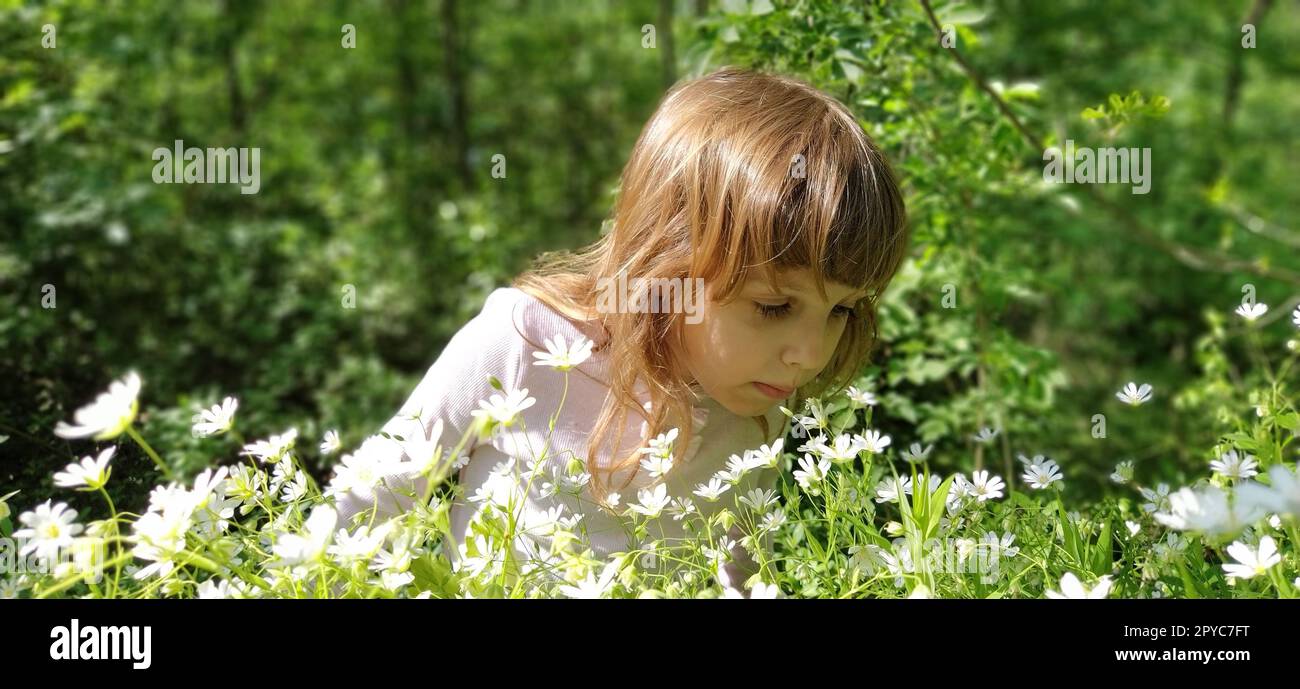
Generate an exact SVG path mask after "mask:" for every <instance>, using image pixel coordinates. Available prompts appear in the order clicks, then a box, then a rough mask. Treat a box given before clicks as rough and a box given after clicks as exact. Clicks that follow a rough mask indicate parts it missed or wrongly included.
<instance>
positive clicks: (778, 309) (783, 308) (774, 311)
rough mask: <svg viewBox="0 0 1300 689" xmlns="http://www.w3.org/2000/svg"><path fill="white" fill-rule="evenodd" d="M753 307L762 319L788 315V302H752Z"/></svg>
mask: <svg viewBox="0 0 1300 689" xmlns="http://www.w3.org/2000/svg"><path fill="white" fill-rule="evenodd" d="M754 307H755V308H756V309H758V315H760V316H762V317H763V318H780V317H781V316H784V315H786V314H787V313H790V302H786V303H784V304H764V303H763V302H760V301H756V302H754Z"/></svg>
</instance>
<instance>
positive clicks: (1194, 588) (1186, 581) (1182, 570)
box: [1177, 560, 1205, 598]
mask: <svg viewBox="0 0 1300 689" xmlns="http://www.w3.org/2000/svg"><path fill="white" fill-rule="evenodd" d="M1177 566H1178V576H1179V577H1180V578H1182V580H1183V587H1184V588H1185V589H1186V591H1185V593H1186V594H1187V597H1188V598H1204V597H1205V592H1204V591H1202V590H1201V587H1200V586H1199V585H1197V583H1196V580H1195V579H1193V578H1192V576H1191V575H1190V574H1188V573H1187V566H1186V565H1185V564H1183V562H1182V561H1181V560H1179V561H1178V562H1177Z"/></svg>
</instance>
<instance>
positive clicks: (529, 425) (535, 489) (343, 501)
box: [335, 288, 785, 584]
mask: <svg viewBox="0 0 1300 689" xmlns="http://www.w3.org/2000/svg"><path fill="white" fill-rule="evenodd" d="M583 327H588V326H583ZM557 334H558V335H563V336H564V338H565V340H566V342H573V341H574V339H575V338H576V337H578V336H580V335H581V336H585V337H587V338H588V339H596V341H599V339H598V338H599V336H598V335H596V334H595V333H594V332H592V331H588V330H582V329H580V328H579V326H578V325H577V324H575V323H573V322H572V321H570V320H568V319H567V318H565V317H564V316H562V315H561V314H559V313H557V312H555V311H554V310H552V309H551V308H550V307H548V306H547V305H545V304H544V303H543V302H541V301H539V300H537V299H536V298H534V297H532V296H530V295H528V294H527V293H525V292H523V291H521V290H518V289H515V288H500V289H497V290H495V291H493V292H492V293H491V294H490V295H489V296H488V298H487V301H486V303H485V304H484V306H483V309H482V311H481V312H480V313H479V314H478V315H477V316H475V317H474V318H473V319H472V320H470V321H469V322H468V323H467V324H466V325H465V326H464V327H463V328H461V330H460V331H459V332H457V333H456V335H455V336H454V337H452V339H451V341H450V342H448V344H447V346H446V348H445V349H444V350H443V352H442V354H441V355H440V356H439V357H438V359H437V361H435V362H434V363H433V365H432V366H431V367H430V368H429V371H428V373H426V374H425V376H424V378H423V380H422V381H421V382H420V383H419V385H418V386H416V388H415V390H414V392H413V393H412V394H411V396H410V398H409V399H407V401H406V403H405V404H403V405H402V407H401V409H400V410H399V411H398V413H397V414H396V415H395V416H394V417H393V418H392V420H390V421H389V422H388V423H387V424H385V425H384V431H386V432H388V433H390V434H397V435H404V436H406V437H409V436H410V435H411V434H412V433H413V432H418V429H422V430H423V433H424V436H425V438H428V439H429V440H432V441H434V442H436V443H437V444H439V445H441V446H442V447H443V448H445V450H446V451H447V452H450V450H451V448H453V447H454V446H455V445H456V443H457V442H458V441H459V440H460V438H461V437H462V435H463V434H464V433H465V432H466V430H467V429H469V428H470V426H471V424H472V422H473V421H474V419H473V417H472V416H471V412H472V411H473V410H475V409H477V408H478V403H479V401H480V400H485V399H487V398H489V397H490V396H491V395H492V394H496V393H497V391H496V390H494V389H493V388H492V387H491V386H490V384H489V382H488V379H489V376H495V377H496V378H497V379H498V380H499V381H500V382H501V383H502V385H503V387H504V388H505V389H506V391H510V390H519V389H525V388H526V389H527V390H528V395H529V396H530V397H533V398H535V399H536V400H537V401H536V403H535V404H534V405H533V406H532V407H529V408H528V409H526V410H524V411H523V412H522V413H521V414H520V420H522V423H520V422H519V421H516V422H515V424H514V425H513V426H512V427H510V428H505V429H499V431H498V432H497V433H496V434H494V435H493V437H491V438H490V439H488V440H486V441H481V442H480V441H478V440H477V439H476V438H471V439H470V441H469V442H468V444H467V445H466V447H465V449H464V450H462V453H461V454H462V455H463V456H464V455H466V454H467V456H468V463H467V464H465V465H464V466H463V468H461V469H460V471H459V473H458V476H459V483H460V485H462V486H463V487H464V492H463V494H462V496H461V497H458V498H457V499H456V500H455V502H454V503H453V505H452V507H451V511H450V523H451V530H452V534H453V535H454V536H455V539H456V541H455V542H454V543H450V542H447V541H445V540H444V550H445V552H446V554H447V556H448V557H449V558H450V559H451V560H452V562H455V561H456V560H457V559H459V555H460V553H459V551H458V547H460V546H461V545H462V544H463V543H465V542H466V539H468V538H471V537H472V535H471V532H470V531H469V523H470V519H471V518H472V517H473V516H474V514H475V511H476V510H477V509H479V507H480V504H481V503H480V502H475V501H473V500H471V499H470V498H472V497H473V496H475V495H476V494H480V495H486V494H489V493H492V492H494V491H499V490H501V486H502V485H505V484H503V482H502V481H501V480H500V477H501V476H503V475H507V474H509V472H510V471H511V470H513V472H514V473H515V475H518V476H523V477H524V479H523V480H522V481H520V482H519V483H517V484H512V486H513V489H514V490H516V491H517V494H522V492H523V487H524V484H526V483H527V475H528V473H527V472H528V468H529V466H530V461H531V460H532V459H533V458H535V457H538V456H540V455H541V452H542V449H543V447H544V446H546V445H547V439H546V437H547V431H548V425H549V421H550V418H551V417H552V416H553V415H554V413H555V410H556V408H557V407H558V406H559V404H560V398H561V395H562V393H563V390H564V376H565V374H564V373H563V372H560V371H557V370H555V369H553V368H551V367H548V366H541V365H534V362H535V361H536V359H535V358H534V357H533V356H532V354H533V353H534V352H538V351H545V347H544V345H543V344H542V343H543V341H544V340H545V339H547V338H549V337H551V336H553V335H557ZM607 367H608V357H607V356H606V354H605V352H604V351H601V352H597V353H595V354H594V355H593V356H592V357H591V358H590V359H588V360H587V361H586V362H584V363H583V364H581V365H580V366H578V367H576V368H574V369H573V370H571V371H570V372H569V373H568V375H569V389H568V394H567V396H566V399H565V402H564V406H563V409H562V410H561V412H560V415H559V417H558V419H557V421H556V424H555V431H554V434H553V435H552V436H551V439H550V444H549V447H548V448H547V450H546V454H547V457H548V458H549V459H548V460H547V461H546V464H545V469H544V471H543V472H542V474H541V477H539V478H537V479H535V480H534V481H533V482H532V485H531V487H530V488H529V490H528V495H527V497H526V500H524V502H523V515H524V516H523V520H524V522H525V523H529V520H535V521H534V522H533V523H537V521H536V520H539V519H540V520H544V519H545V515H554V514H555V508H556V507H557V506H559V505H563V511H562V515H561V516H563V517H571V516H573V515H580V517H581V519H580V521H579V522H578V525H577V526H576V527H575V528H574V529H572V530H573V531H575V532H576V533H579V534H582V533H583V532H584V531H585V534H586V537H587V539H588V541H584V544H589V545H590V547H591V548H592V550H593V551H594V553H595V555H596V556H598V557H601V558H604V557H605V556H607V555H608V554H610V553H613V552H619V551H624V552H626V551H629V550H633V549H636V548H638V547H639V546H641V545H644V544H638V543H635V542H630V541H629V538H628V536H627V534H628V533H629V532H630V530H629V528H627V525H628V522H627V518H626V517H622V516H618V515H613V514H610V513H609V512H608V511H607V510H604V509H601V508H600V507H598V506H597V505H596V504H595V502H594V498H593V497H592V494H591V489H590V483H588V484H587V486H586V487H585V488H584V489H583V490H582V492H581V495H580V496H579V495H573V494H570V493H566V492H565V491H563V490H553V489H552V485H556V484H558V483H559V482H558V481H557V480H555V478H554V473H553V472H559V473H563V472H564V467H565V465H566V463H567V462H568V460H569V459H570V458H571V457H577V458H580V459H589V460H590V459H592V458H588V457H587V441H588V435H589V434H590V432H591V430H592V427H593V425H594V423H595V419H596V418H597V416H598V415H599V413H600V411H601V408H602V406H603V405H604V403H605V399H606V396H607V394H608V392H609V389H608V387H607V386H606V385H605V384H604V383H603V382H602V381H604V380H605V379H606V378H605V373H604V372H605V371H606V370H607ZM639 390H641V391H643V390H644V388H643V387H642V388H639ZM646 400H648V397H645V396H642V401H643V402H644V401H646ZM628 418H629V421H628V423H627V432H626V433H625V435H624V438H623V440H622V441H621V442H622V443H623V444H622V445H621V446H620V447H619V456H620V457H622V456H626V453H628V452H630V451H632V450H634V449H636V448H639V447H642V446H643V443H642V442H641V432H642V421H641V419H640V417H639V416H638V415H637V414H636V413H635V412H630V413H629V417H628ZM415 419H418V423H419V426H416V425H415V423H416V421H415ZM438 421H441V422H442V424H441V428H442V433H441V436H440V437H438V438H432V437H431V433H432V431H433V430H434V429H435V427H436V424H437V422H438ZM767 421H768V437H766V438H764V437H763V435H762V433H761V431H760V428H759V426H758V424H757V422H756V421H755V420H754V419H752V418H750V417H742V416H737V415H735V414H732V413H731V412H729V411H727V410H726V409H725V408H723V407H722V406H721V405H719V404H718V403H717V402H716V401H714V400H713V399H712V398H709V397H707V396H703V395H701V397H700V402H699V403H698V404H697V405H696V407H695V427H696V428H697V429H698V430H697V436H696V441H695V442H693V443H692V444H691V447H689V448H675V449H674V456H675V457H676V461H675V462H674V465H673V467H672V469H671V470H670V471H669V472H668V474H667V475H666V476H665V477H664V478H663V479H652V478H650V477H649V475H648V472H647V471H646V470H645V469H643V468H640V469H636V470H635V474H634V475H633V479H632V481H631V483H630V484H628V485H627V486H626V487H625V488H623V489H622V490H619V489H618V486H621V485H622V484H623V481H624V480H625V479H626V478H627V476H628V473H629V472H628V471H627V470H624V471H623V472H620V473H618V474H616V475H615V479H616V480H615V481H614V482H613V483H612V486H613V489H614V490H617V491H618V492H619V493H620V498H621V504H620V506H619V508H618V509H619V511H620V512H621V511H622V509H623V508H624V507H625V506H626V505H628V504H629V503H632V502H636V501H637V500H638V495H637V491H638V490H639V489H640V488H646V487H650V486H652V485H654V484H655V483H656V482H658V481H659V480H662V481H663V483H664V484H665V485H666V487H667V492H668V495H669V496H670V497H673V498H690V499H691V500H692V501H693V503H694V505H695V506H696V508H697V509H698V510H699V511H700V512H701V513H703V514H704V515H705V516H708V515H712V514H714V513H716V511H717V510H719V509H721V508H722V507H729V506H733V505H734V501H735V499H736V498H737V497H739V496H741V495H744V494H745V493H747V492H748V491H749V490H751V489H752V488H754V487H763V488H767V489H771V488H772V487H773V485H774V484H775V480H776V475H777V470H776V469H761V470H751V471H749V472H748V473H747V474H746V475H745V477H744V478H743V479H742V481H741V482H740V483H739V484H738V485H736V486H733V487H732V488H731V489H730V491H729V492H727V493H725V494H724V495H723V496H722V498H721V499H719V500H718V501H717V502H712V503H711V502H707V501H705V500H704V499H702V498H700V497H698V496H696V495H694V494H693V491H694V490H695V489H696V488H697V487H698V485H699V484H701V483H707V482H708V481H709V479H710V478H711V477H712V476H713V475H714V474H715V473H716V472H718V471H720V470H723V469H725V468H726V464H727V460H728V458H729V457H730V456H731V455H733V454H742V453H743V452H744V451H745V450H746V449H751V448H757V447H759V446H760V445H762V444H766V443H771V442H772V441H773V440H775V438H777V437H779V436H780V434H781V432H782V430H783V429H784V424H785V418H784V416H783V415H782V414H781V412H780V410H779V409H777V408H776V407H775V406H774V407H773V408H772V409H771V410H769V411H768V413H767ZM387 446H388V447H391V448H392V450H391V451H392V452H393V453H394V459H399V458H401V459H406V457H405V453H404V452H403V450H402V448H401V446H400V445H399V444H397V443H389V444H388V445H387ZM399 455H400V457H398V456H399ZM610 459H611V457H610V454H608V453H606V454H604V455H603V456H599V457H596V458H594V463H589V464H588V471H590V470H591V468H592V467H593V466H600V467H608V466H609V465H610ZM512 460H513V464H511V462H512ZM494 472H495V474H496V475H495V476H494ZM384 479H385V485H387V486H389V487H390V488H396V489H398V490H394V491H385V490H383V489H376V491H375V494H358V491H347V492H343V493H339V494H337V495H336V496H335V502H336V507H337V509H338V512H339V517H340V518H341V520H348V519H350V517H351V516H352V515H353V514H356V513H358V512H361V511H364V510H369V509H370V508H371V507H373V506H375V504H376V502H377V503H378V514H377V516H376V519H375V523H379V522H380V521H382V520H384V519H386V518H387V517H390V516H394V515H396V514H399V513H400V512H402V511H404V510H406V509H409V508H410V507H411V504H412V500H411V499H410V498H407V497H404V496H402V495H401V492H402V490H401V489H403V488H410V489H412V490H413V491H414V492H415V494H417V495H422V494H423V489H424V487H425V485H424V481H423V479H419V478H417V479H416V480H415V481H414V482H413V481H412V478H411V477H410V476H409V475H405V474H388V475H386V476H385V477H384ZM548 484H552V485H548ZM480 489H482V490H480ZM361 492H362V493H364V491H361ZM376 494H377V495H378V497H376ZM732 510H733V512H735V511H737V509H736V508H735V507H734V506H733V507H732ZM538 515H543V516H542V517H539V516H538ZM688 519H697V518H696V517H688ZM340 523H341V524H347V523H350V522H348V521H340ZM649 532H650V538H648V539H647V540H653V539H656V538H664V539H667V540H668V542H669V543H673V542H675V540H676V539H679V538H683V537H685V535H686V534H685V533H684V530H683V528H682V522H681V521H678V520H675V519H673V517H672V516H671V515H670V514H669V513H668V512H667V511H665V512H664V513H663V514H662V515H661V516H660V517H658V518H657V519H656V520H655V523H654V524H652V525H651V528H650V530H649ZM731 533H732V534H733V535H738V533H739V532H738V531H737V530H736V529H734V528H733V529H732V532H731ZM516 543H517V545H516V548H517V551H518V552H519V553H520V555H521V556H523V557H537V556H538V554H539V553H541V554H545V553H546V552H547V549H548V547H549V539H548V538H545V537H536V536H524V537H521V538H519V539H517V541H516ZM763 546H764V548H766V549H768V552H770V547H771V544H770V538H768V539H766V540H765V541H764V543H763ZM732 553H733V556H734V557H735V561H736V564H733V565H730V566H729V567H728V570H729V572H731V573H733V574H736V575H740V574H742V573H749V572H751V571H752V564H753V563H752V560H750V559H749V558H748V555H747V554H746V553H744V551H743V549H742V548H740V547H739V546H737V547H735V548H733V549H732ZM736 567H740V569H736ZM733 580H736V581H737V584H739V580H740V578H739V576H738V577H735V578H733Z"/></svg>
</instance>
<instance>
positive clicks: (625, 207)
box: [514, 67, 908, 504]
mask: <svg viewBox="0 0 1300 689" xmlns="http://www.w3.org/2000/svg"><path fill="white" fill-rule="evenodd" d="M611 220H612V227H611V228H610V230H609V231H608V232H607V233H606V234H604V235H602V236H601V237H600V239H599V240H597V241H596V242H595V243H593V244H591V245H590V246H588V247H586V248H584V249H581V250H578V251H573V252H568V251H564V252H548V253H545V254H543V255H542V256H541V257H539V259H538V261H537V263H536V264H535V266H534V267H533V269H532V270H529V271H528V272H525V273H524V274H522V275H520V276H519V277H518V278H517V279H516V280H515V282H514V286H515V287H517V288H518V289H520V290H522V291H524V292H526V293H528V294H530V295H532V296H534V297H535V298H537V299H538V300H540V301H542V302H543V303H545V304H547V305H548V306H550V307H551V308H552V309H554V310H555V311H557V312H559V313H561V314H563V315H564V316H565V317H566V318H569V319H570V320H573V321H575V322H581V323H592V324H599V325H600V326H602V330H603V332H604V333H606V334H607V335H608V337H607V338H606V339H605V340H604V341H603V342H599V341H598V342H597V351H600V350H602V349H606V348H607V349H608V356H609V363H610V365H609V369H608V370H609V374H610V379H609V380H607V381H605V383H606V384H607V385H608V386H609V389H610V396H609V398H607V400H606V403H605V406H604V408H603V410H602V412H601V414H600V416H599V418H598V419H597V420H596V423H595V425H594V427H593V429H592V432H591V435H590V438H589V444H588V453H589V458H588V471H589V472H590V473H591V475H592V489H593V490H592V493H593V495H594V496H595V497H596V499H597V500H598V501H599V502H601V503H602V504H604V502H605V500H606V498H607V496H608V494H609V492H610V491H611V486H610V485H609V484H610V482H611V480H612V475H613V474H614V473H616V472H618V471H621V470H624V469H627V468H632V469H633V470H635V469H636V467H637V463H638V460H639V458H640V456H641V455H640V454H638V453H637V448H634V449H632V451H631V452H630V453H628V454H627V455H625V456H623V457H622V458H619V457H614V456H613V455H611V458H612V464H611V465H610V466H609V467H607V468H604V469H601V468H599V467H597V466H595V464H596V462H595V458H596V457H597V456H599V455H598V453H599V452H600V451H601V450H602V449H603V448H605V447H606V446H609V447H610V451H611V453H614V452H618V440H616V438H621V437H622V433H623V429H624V427H625V424H626V422H627V414H628V411H629V410H633V411H635V412H637V413H639V414H640V415H641V416H642V418H643V419H644V420H645V422H646V425H647V435H646V437H643V438H642V443H644V442H646V441H648V440H649V439H650V438H653V437H655V436H657V435H658V434H660V433H663V432H664V431H666V430H668V429H670V428H673V427H677V428H678V429H679V436H678V438H677V441H676V447H679V448H682V447H686V446H687V445H688V444H689V443H690V441H691V435H692V428H691V422H690V419H691V410H692V407H693V405H692V399H693V395H694V393H693V392H692V391H691V389H690V375H689V374H688V373H687V372H686V370H685V366H684V364H683V362H682V360H681V358H680V352H682V351H683V348H682V340H681V328H680V322H681V318H682V314H680V313H676V312H672V311H673V310H672V309H662V311H667V312H661V313H608V312H606V313H600V312H598V309H596V300H597V297H598V292H599V288H600V286H601V285H604V284H606V281H607V280H614V279H616V278H617V277H618V276H619V274H625V275H626V277H627V281H628V283H631V282H632V281H633V280H634V279H636V278H681V279H682V280H683V281H684V280H686V279H688V278H691V279H693V278H703V279H704V281H705V282H706V283H707V284H709V285H710V286H711V289H710V292H711V294H710V297H711V298H712V299H714V300H715V301H718V302H724V303H725V302H726V301H728V300H730V299H731V298H733V295H735V294H736V293H737V292H738V291H739V290H740V289H741V288H742V287H743V284H744V281H745V279H746V277H747V275H748V273H749V271H750V270H751V269H759V270H761V271H762V273H761V274H762V275H764V276H766V277H767V279H768V280H769V281H770V282H771V283H772V284H773V285H777V284H779V282H778V280H777V272H778V271H780V270H786V269H800V268H810V269H811V270H812V273H813V275H814V280H815V284H816V287H817V290H818V292H819V293H820V294H821V296H822V298H823V299H825V298H826V292H825V281H826V280H827V279H828V278H829V279H830V280H832V281H835V282H839V283H841V284H844V285H848V286H852V287H857V288H863V289H866V290H867V293H868V296H867V297H866V298H865V299H864V300H863V302H862V303H861V304H860V305H859V307H858V308H856V309H854V313H853V314H852V315H851V316H850V317H849V319H848V323H847V325H846V327H845V330H844V334H843V335H842V336H841V338H840V341H839V345H838V347H837V348H836V351H835V352H834V354H833V355H832V357H831V359H830V361H829V363H828V364H827V366H826V368H825V369H824V370H823V371H822V372H821V374H819V375H818V376H817V378H815V379H814V380H813V381H811V382H810V383H809V384H808V385H806V386H804V387H803V388H800V389H799V390H797V391H796V395H797V397H796V398H797V399H802V398H803V397H805V396H817V395H820V394H825V393H826V392H838V391H840V390H842V389H843V388H844V387H845V386H847V385H848V384H849V383H850V382H852V380H853V378H854V376H855V375H856V374H857V372H858V371H859V370H860V367H861V366H862V364H863V363H864V362H865V360H866V358H867V356H868V355H869V354H870V351H871V349H872V347H873V345H874V343H875V339H876V337H877V326H876V308H877V304H878V301H877V300H878V298H879V295H880V293H881V292H882V291H883V290H884V288H885V286H886V285H888V283H889V281H890V280H891V279H892V277H893V275H894V273H895V272H896V271H897V270H898V267H899V265H900V264H901V263H902V260H903V258H904V255H905V253H906V250H907V236H908V230H907V222H906V213H905V209H904V206H903V197H902V194H901V193H900V191H899V188H898V184H897V182H896V181H895V179H894V175H893V172H892V171H891V169H890V167H889V163H888V161H886V159H885V157H884V155H883V154H881V152H880V151H879V150H878V149H877V148H876V147H875V145H874V144H873V143H872V141H871V139H870V138H869V137H868V136H867V134H866V133H865V132H864V131H863V130H862V127H861V125H859V124H858V122H857V120H856V119H855V118H854V116H853V114H852V113H850V112H849V110H848V109H847V108H845V107H844V106H843V105H842V104H840V103H839V102H838V101H836V100H835V99H834V98H832V97H831V96H828V95H826V94H825V93H823V92H821V91H819V90H818V89H816V88H814V87H813V86H811V85H809V84H807V83H806V82H803V81H801V80H798V79H794V78H790V77H786V76H780V75H774V74H767V73H762V72H756V71H751V70H745V69H739V68H735V67H723V68H721V69H719V70H717V71H715V72H713V73H711V74H708V75H705V76H703V77H700V78H697V79H694V80H690V81H684V82H679V83H678V84H676V85H675V86H674V87H673V88H672V89H670V90H669V91H668V93H667V94H666V95H665V96H664V98H663V99H662V100H661V102H660V103H659V106H658V109H657V110H656V111H655V113H654V115H653V116H652V117H651V118H650V120H649V122H647V123H646V125H645V127H644V129H643V130H642V131H641V135H640V137H639V138H638V139H637V142H636V146H635V147H634V148H633V150H632V154H631V157H630V158H629V160H628V162H627V165H626V166H625V167H624V168H623V173H622V177H621V187H620V189H619V194H618V200H617V203H616V205H615V207H614V211H613V216H612V218H611ZM606 310H607V309H606ZM641 310H642V311H653V310H654V309H641ZM638 379H644V381H645V384H646V386H647V388H648V392H649V397H650V410H649V413H648V414H647V413H646V411H645V410H643V409H642V407H641V406H640V404H639V403H638V401H637V399H636V397H635V395H634V389H635V385H636V382H637V380H638ZM754 419H755V421H756V422H757V423H758V424H759V428H760V430H761V431H762V434H763V437H764V438H765V439H766V438H767V437H768V435H769V429H768V428H767V419H766V417H765V416H756V417H754ZM616 429H617V431H618V435H617V436H616V435H615V430H616ZM633 475H635V474H634V473H633V474H631V475H630V476H633ZM628 481H629V482H630V481H631V478H630V477H629V479H628ZM624 486H626V482H625V483H624V484H623V485H622V486H620V487H619V488H618V489H619V490H621V489H622V488H623V487H624Z"/></svg>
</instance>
